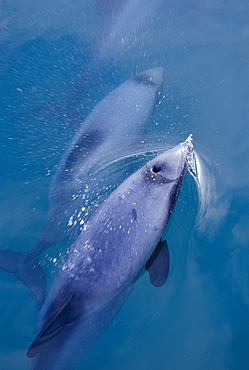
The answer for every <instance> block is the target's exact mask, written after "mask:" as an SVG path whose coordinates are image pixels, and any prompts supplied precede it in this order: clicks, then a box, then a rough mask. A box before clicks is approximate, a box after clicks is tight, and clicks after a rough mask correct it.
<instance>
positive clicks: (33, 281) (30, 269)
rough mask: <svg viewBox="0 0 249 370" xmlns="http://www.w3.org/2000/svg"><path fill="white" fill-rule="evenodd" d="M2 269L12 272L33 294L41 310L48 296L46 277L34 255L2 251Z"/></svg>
mask: <svg viewBox="0 0 249 370" xmlns="http://www.w3.org/2000/svg"><path fill="white" fill-rule="evenodd" d="M0 268H2V269H3V270H5V271H8V272H12V273H14V274H15V276H16V277H17V278H18V279H20V280H21V281H22V282H23V283H24V284H25V285H26V286H27V287H28V288H29V289H30V291H31V292H32V294H33V295H34V297H35V299H36V304H37V308H38V310H40V308H41V306H42V304H43V301H44V299H45V295H46V277H45V274H44V271H43V269H42V267H41V266H40V265H39V262H38V258H37V256H36V255H34V254H33V253H31V252H30V253H23V252H14V251H7V250H0Z"/></svg>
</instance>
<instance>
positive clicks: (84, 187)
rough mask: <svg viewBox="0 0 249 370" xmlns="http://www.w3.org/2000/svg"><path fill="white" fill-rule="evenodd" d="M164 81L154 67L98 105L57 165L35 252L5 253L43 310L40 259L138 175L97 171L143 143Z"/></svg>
mask: <svg viewBox="0 0 249 370" xmlns="http://www.w3.org/2000/svg"><path fill="white" fill-rule="evenodd" d="M162 83H163V68H162V67H158V68H153V69H150V70H147V71H144V72H142V73H140V74H138V75H136V76H134V77H133V78H130V79H129V80H127V81H126V82H124V83H123V84H121V85H120V86H119V87H117V88H116V89H115V90H113V91H112V92H111V93H110V94H109V95H107V96H106V97H105V98H104V99H103V100H102V101H101V102H100V103H99V104H97V106H96V107H95V109H94V110H93V111H92V112H91V113H90V114H89V116H88V117H87V118H86V119H85V121H84V122H83V123H82V125H81V126H80V128H79V129H78V131H77V132H76V134H75V136H74V138H73V139H72V141H71V143H69V145H68V148H67V149H66V151H65V153H64V155H63V156H62V159H61V161H60V163H59V165H58V167H57V170H56V172H55V175H54V178H53V180H52V184H51V187H50V194H49V212H48V220H47V225H46V228H45V230H44V233H43V235H42V237H41V239H40V241H39V242H38V244H37V246H36V247H35V248H34V249H33V250H32V251H31V252H29V253H22V252H13V251H6V250H0V268H3V269H5V270H7V271H9V272H14V273H15V275H16V276H17V277H18V278H19V279H20V280H22V281H23V282H24V283H25V284H26V285H27V286H28V287H29V288H30V290H31V291H32V293H33V294H34V296H35V298H36V301H37V306H38V308H40V307H41V305H42V303H43V301H44V298H45V291H46V280H45V276H44V273H43V271H42V268H41V267H40V266H39V263H38V256H39V255H40V254H41V253H42V252H44V251H45V250H46V249H47V248H49V247H50V246H51V245H53V244H55V243H58V242H59V241H63V240H67V239H69V238H70V237H71V238H73V237H74V238H75V237H76V236H78V235H79V233H80V228H81V227H82V226H83V223H84V222H85V221H86V220H87V219H88V218H89V217H90V214H91V212H92V211H93V208H94V207H93V203H94V205H95V206H97V205H98V204H101V203H102V201H103V199H104V197H106V196H107V195H108V193H110V192H111V190H112V188H111V187H112V186H113V185H114V184H116V185H118V184H120V183H121V182H122V180H123V179H124V175H126V172H127V171H128V174H130V173H132V172H133V171H132V169H129V167H127V168H123V169H120V168H118V166H116V167H115V168H113V175H112V176H111V175H110V173H108V172H107V171H108V169H106V170H105V171H99V172H97V173H96V170H97V169H98V167H99V166H101V164H102V163H103V162H108V161H109V160H111V159H113V158H115V155H117V156H118V155H122V151H121V149H123V150H124V149H125V150H127V148H129V150H131V151H132V150H134V149H135V146H136V145H137V144H138V142H139V141H140V142H141V140H142V138H143V132H144V128H145V123H146V121H147V120H148V119H149V117H150V116H151V113H152V112H153V110H154V108H155V105H156V104H157V102H158V100H159V96H160V93H161V88H162ZM129 171H130V173H129ZM113 176H114V177H113ZM104 190H105V191H104Z"/></svg>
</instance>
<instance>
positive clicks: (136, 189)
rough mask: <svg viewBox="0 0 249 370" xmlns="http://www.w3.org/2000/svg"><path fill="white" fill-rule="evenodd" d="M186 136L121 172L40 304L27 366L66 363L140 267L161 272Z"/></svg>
mask: <svg viewBox="0 0 249 370" xmlns="http://www.w3.org/2000/svg"><path fill="white" fill-rule="evenodd" d="M192 155H193V145H192V136H191V135H190V136H189V137H188V138H187V140H186V141H185V142H183V143H181V144H179V145H177V146H175V147H174V148H172V149H170V150H168V151H166V152H164V153H162V154H160V155H159V156H157V157H156V158H154V159H153V160H151V161H149V162H148V163H147V164H146V165H144V166H143V167H142V168H140V169H139V170H138V171H136V172H135V173H134V174H132V175H131V176H130V177H128V178H127V179H126V180H125V181H124V182H123V183H122V184H121V185H120V186H119V187H118V188H117V189H116V190H114V191H113V192H112V193H111V195H110V196H109V197H108V198H107V199H106V200H105V201H104V202H103V204H102V205H101V206H100V207H99V208H98V210H97V211H96V212H95V213H94V215H93V216H92V217H91V219H90V220H89V222H88V223H87V224H86V226H85V227H84V230H83V231H82V233H81V234H80V236H79V237H78V239H77V240H76V241H75V243H74V244H73V245H72V247H71V249H70V251H69V254H68V257H67V260H66V262H65V263H64V265H63V266H62V267H61V269H60V270H59V272H58V274H57V276H56V277H55V279H54V282H53V284H52V287H51V289H50V291H49V293H48V296H47V298H46V300H45V303H44V305H43V307H42V310H41V312H40V316H39V322H38V335H37V337H36V338H35V340H34V341H33V343H32V344H31V346H30V348H29V350H28V352H27V355H28V357H31V358H34V359H33V360H32V369H35V370H43V369H44V370H45V369H46V370H54V369H60V370H62V369H65V370H70V369H73V368H74V367H75V366H76V365H77V363H78V361H79V360H80V358H81V357H82V356H83V355H84V353H85V352H86V351H87V350H88V349H89V347H90V346H91V344H92V343H93V342H94V341H95V340H96V339H97V338H98V337H99V335H100V334H101V333H102V332H103V331H104V330H105V328H106V327H107V326H108V325H109V323H110V322H111V321H112V319H113V318H114V317H115V315H116V314H117V313H118V311H119V310H120V309H121V307H122V306H123V304H124V303H125V301H126V299H127V298H128V296H129V294H130V292H131V290H132V288H133V286H134V284H135V282H136V279H137V278H138V275H139V273H140V272H141V270H142V269H143V267H144V266H146V267H147V269H148V271H149V274H150V280H151V282H152V284H154V285H155V286H161V285H162V284H164V282H165V281H166V279H167V275H168V269H169V258H168V250H167V243H166V242H163V241H162V240H161V237H162V234H163V231H164V229H165V227H166V225H167V223H168V220H169V218H170V215H171V214H172V212H173V209H174V206H175V203H176V201H177V197H178V195H179V193H180V190H181V187H182V182H183V177H184V174H185V172H186V169H187V166H188V162H189V161H191V160H192Z"/></svg>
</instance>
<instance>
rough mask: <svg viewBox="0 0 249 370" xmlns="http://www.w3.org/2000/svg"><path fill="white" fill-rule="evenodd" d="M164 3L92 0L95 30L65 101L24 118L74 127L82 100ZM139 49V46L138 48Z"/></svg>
mask: <svg viewBox="0 0 249 370" xmlns="http://www.w3.org/2000/svg"><path fill="white" fill-rule="evenodd" d="M163 4H164V0H157V1H154V0H96V1H95V10H96V13H97V15H98V16H99V27H98V30H97V31H96V36H95V38H94V41H93V43H92V45H91V47H90V50H89V53H88V56H87V58H86V61H85V63H84V64H83V65H82V67H81V69H80V70H79V72H78V73H77V76H76V78H75V79H74V80H73V81H71V83H70V86H72V88H71V91H69V93H68V96H67V97H66V99H65V100H62V101H57V102H55V103H52V104H49V105H46V106H42V107H37V108H36V109H35V110H32V111H31V113H29V114H28V115H25V114H24V118H25V117H27V116H30V115H31V116H32V117H38V118H40V117H43V118H44V117H46V116H48V117H49V116H55V117H57V118H60V119H62V120H63V121H66V122H67V123H68V124H70V125H71V126H73V127H77V126H78V125H79V123H80V122H81V121H82V119H83V114H82V112H81V109H80V104H81V103H82V100H83V97H88V96H92V91H93V88H94V86H96V85H97V84H99V83H100V82H101V81H102V79H103V76H104V75H105V73H106V72H107V70H109V69H110V67H111V66H112V65H113V63H114V62H115V60H116V59H118V58H120V56H121V55H123V54H124V53H125V52H126V51H127V50H128V49H129V48H130V47H131V46H134V43H135V42H136V40H138V39H140V38H141V36H142V35H143V34H144V33H145V32H146V33H147V32H148V28H151V27H152V26H153V24H154V21H155V19H156V17H158V14H160V11H159V9H160V7H161V6H163ZM140 46H141V45H140Z"/></svg>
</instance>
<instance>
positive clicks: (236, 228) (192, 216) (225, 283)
mask: <svg viewBox="0 0 249 370" xmlns="http://www.w3.org/2000/svg"><path fill="white" fill-rule="evenodd" d="M130 2H131V3H132V1H130ZM103 3H105V2H104V1H103ZM106 3H109V5H110V3H112V2H111V1H108V2H106ZM144 4H145V5H146V6H147V5H148V6H149V4H151V1H149V0H145V1H144ZM1 8H2V10H1V16H0V42H1V49H0V63H1V64H0V68H1V135H0V147H1V156H0V161H1V164H0V168H1V183H0V189H1V193H0V194H1V197H0V210H1V222H0V240H1V249H10V250H19V251H28V250H30V249H32V248H33V247H34V246H35V245H36V243H37V241H38V240H39V238H40V236H41V233H42V231H43V228H44V226H45V223H46V215H47V210H48V192H49V186H50V182H51V179H52V176H53V173H54V169H55V166H56V164H58V162H59V160H60V158H61V155H62V153H63V150H64V149H65V147H66V145H67V143H68V142H69V141H70V138H71V137H72V136H73V134H74V130H75V127H70V125H69V124H68V122H67V121H66V120H62V119H61V117H56V116H55V115H50V116H46V115H45V114H44V116H42V114H41V115H40V116H39V115H37V116H36V115H35V113H34V112H35V110H36V109H38V108H37V107H42V106H46V105H48V104H50V103H53V102H57V101H61V100H63V99H65V98H66V97H67V96H68V95H70V93H71V91H72V84H73V82H74V81H76V80H77V74H78V73H79V72H80V70H81V67H82V66H83V65H84V63H87V60H88V58H89V52H90V50H91V45H93V43H94V40H96V39H98V37H100V36H99V35H98V31H97V30H98V27H100V25H102V23H101V20H100V17H99V16H98V15H97V13H96V11H95V5H94V1H72V0H71V1H67V2H61V1H58V0H56V1H54V2H50V1H47V0H42V1H40V2H39V5H38V3H37V2H34V3H33V2H32V3H30V2H29V1H27V0H22V1H20V0H13V1H11V2H9V1H2V3H1ZM141 13H142V12H138V13H137V17H134V20H133V22H138V21H139V17H141ZM127 27H128V26H127ZM128 31H129V30H126V29H125V27H124V29H123V31H122V32H123V33H122V35H124V38H125V35H126V32H127V34H128V33H129V32H128ZM130 34H131V36H130V39H129V40H128V41H127V46H126V47H124V48H118V47H116V49H115V44H114V46H113V48H112V49H111V51H112V50H113V53H112V52H111V51H110V50H109V51H108V53H109V54H108V53H107V55H106V58H107V64H106V65H105V70H104V72H103V71H101V73H102V78H101V80H98V79H97V78H96V81H95V85H94V86H93V87H92V88H91V89H89V90H88V93H87V94H86V95H84V96H82V101H81V113H82V116H86V115H87V114H88V113H89V112H90V111H91V109H92V108H93V107H94V106H95V104H96V103H97V102H98V101H100V100H101V99H102V98H103V97H104V96H105V95H106V94H107V93H109V92H110V91H111V90H113V89H114V88H115V87H116V86H118V85H119V84H120V83H121V82H123V81H125V80H126V79H127V78H129V77H131V76H133V75H135V74H136V73H139V72H141V71H143V70H145V69H148V68H152V67H154V66H164V67H165V71H166V73H165V84H164V90H163V99H162V101H161V104H160V105H159V106H158V107H157V109H156V111H155V112H154V115H153V116H152V117H151V121H150V127H149V130H148V136H149V138H150V140H151V141H152V142H153V140H155V141H156V140H157V139H158V137H159V138H161V139H162V141H163V143H164V144H165V145H170V146H173V145H175V144H178V143H179V142H181V141H183V140H185V139H186V137H187V135H188V134H189V133H192V134H193V136H194V145H195V149H196V151H197V153H199V154H200V156H201V158H203V162H204V163H205V168H207V169H208V170H207V172H206V173H205V175H204V176H203V179H202V183H204V184H206V187H202V189H204V190H203V191H202V198H201V201H202V203H201V204H204V206H203V208H202V209H200V206H198V198H197V189H196V185H195V183H194V180H193V178H192V177H191V176H190V175H189V174H187V176H186V178H185V181H184V184H183V190H182V192H181V195H180V197H179V200H178V203H177V205H176V208H175V212H174V215H173V218H172V220H171V221H170V225H169V227H168V228H167V230H166V233H165V236H166V237H167V240H168V245H169V249H170V256H171V268H170V274H169V278H168V281H167V283H166V284H165V285H164V286H163V287H161V288H157V289H156V288H155V287H153V286H151V285H150V283H149V278H148V276H147V274H146V273H144V274H143V275H142V277H141V278H140V279H139V281H138V282H137V284H136V286H135V288H134V290H133V292H132V294H131V296H130V298H129V299H128V301H127V302H126V304H125V306H124V307H123V309H122V310H121V311H120V313H119V314H118V315H117V317H116V318H115V320H114V321H113V323H112V324H111V325H110V326H109V327H108V329H107V330H106V331H105V333H104V334H103V335H102V336H101V337H100V338H99V340H98V341H97V342H96V343H95V344H94V345H93V347H92V348H91V350H90V351H89V352H88V354H87V355H86V356H85V357H84V358H83V359H82V361H81V363H80V364H79V366H78V367H77V369H78V370H79V369H88V370H90V369H91V370H93V369H94V370H100V369H101V370H102V369H108V370H114V369H115V370H117V369H119V370H125V369H130V370H137V369H146V370H155V369H160V370H189V369H198V370H210V369H212V370H216V369H217V370H222V369H224V370H233V369H236V370H244V369H248V368H249V351H248V349H249V345H248V343H249V320H248V317H249V276H248V271H249V268H248V266H249V211H248V209H249V165H248V163H249V141H248V137H249V128H248V127H249V126H248V120H249V48H248V41H249V40H248V39H249V2H248V1H246V0H236V1H235V0H227V1H225V0H216V1H211V0H208V1H205V2H203V1H201V0H199V1H198V0H192V1H191V0H180V1H177V2H176V1H173V0H172V1H165V4H163V5H162V9H161V8H160V9H156V12H155V14H154V16H153V22H151V23H150V24H147V23H146V27H142V28H140V29H138V30H136V31H135V32H134V33H130ZM115 50H117V51H116V52H115ZM125 149H127V148H125ZM209 184H211V185H210V187H209ZM203 192H204V193H203ZM205 194H206V197H205ZM203 197H204V198H205V199H204V198H203ZM203 199H204V200H203ZM198 207H199V208H198ZM61 247H63V246H55V247H53V248H51V250H48V251H47V253H45V254H44V255H43V256H42V258H41V260H42V265H43V267H44V268H45V270H46V272H47V275H48V279H49V281H51V280H52V279H53V277H54V276H55V273H56V270H57V266H56V264H54V263H53V259H54V258H57V257H58V253H59V250H60V248H61ZM0 289H1V303H0V313H1V315H0V327H1V334H0V351H1V352H0V369H3V370H13V369H20V370H23V369H28V368H29V361H30V360H29V359H28V358H27V357H26V350H27V348H28V347H29V345H30V343H31V342H32V340H33V339H34V336H35V333H36V329H35V328H36V322H37V316H38V312H37V309H36V304H35V301H34V299H33V296H32V295H31V293H30V292H29V291H28V289H27V288H26V287H25V286H24V285H23V284H22V283H21V282H20V281H18V280H17V279H16V278H15V277H14V276H13V275H12V274H10V273H8V272H5V271H2V270H1V271H0Z"/></svg>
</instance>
